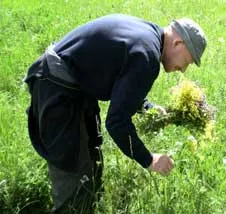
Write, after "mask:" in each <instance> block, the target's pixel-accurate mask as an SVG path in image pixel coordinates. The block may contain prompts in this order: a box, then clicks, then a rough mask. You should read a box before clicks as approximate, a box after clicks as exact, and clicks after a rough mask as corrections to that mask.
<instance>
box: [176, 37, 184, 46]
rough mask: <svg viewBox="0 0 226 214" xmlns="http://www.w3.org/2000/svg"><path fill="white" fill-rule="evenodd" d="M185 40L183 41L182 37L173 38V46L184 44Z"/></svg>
mask: <svg viewBox="0 0 226 214" xmlns="http://www.w3.org/2000/svg"><path fill="white" fill-rule="evenodd" d="M183 43H184V42H183V40H182V39H180V38H175V39H174V40H173V47H176V46H178V45H180V44H183Z"/></svg>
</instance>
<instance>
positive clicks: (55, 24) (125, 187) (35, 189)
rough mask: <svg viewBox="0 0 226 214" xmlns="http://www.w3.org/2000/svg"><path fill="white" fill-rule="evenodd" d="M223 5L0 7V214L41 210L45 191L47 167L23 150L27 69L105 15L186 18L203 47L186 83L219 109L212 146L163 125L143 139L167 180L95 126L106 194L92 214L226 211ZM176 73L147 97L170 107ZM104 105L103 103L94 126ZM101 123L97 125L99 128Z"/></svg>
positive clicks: (190, 1)
mask: <svg viewBox="0 0 226 214" xmlns="http://www.w3.org/2000/svg"><path fill="white" fill-rule="evenodd" d="M225 11H226V1H223V0H212V1H209V0H203V1H201V0H198V1H197V0H184V1H179V0H174V1H173V0H161V1H157V0H156V1H154V0H149V1H147V0H140V1H135V0H102V1H100V0H74V1H72V0H58V1H53V0H49V1H44V0H39V1H38V0H30V1H28V0H17V1H10V0H1V2H0V32H1V33H0V61H1V63H0V71H1V81H0V148H1V149H0V213H3V214H16V213H32V214H33V213H48V210H49V209H50V207H51V204H52V202H51V199H50V197H49V192H50V187H49V182H48V176H47V171H46V164H45V162H44V161H43V160H42V159H41V158H40V157H38V155H37V154H36V153H35V152H34V150H33V148H32V147H31V145H30V141H29V138H28V133H27V122H26V119H27V118H26V114H25V109H26V108H27V106H28V105H29V95H28V92H27V90H26V86H25V85H24V84H23V82H22V79H23V77H24V76H25V74H26V69H27V68H28V66H29V65H30V64H31V63H32V62H33V61H34V60H35V59H36V58H37V57H38V56H39V55H40V54H41V53H42V52H43V51H44V50H45V48H46V47H47V46H48V45H49V44H50V43H51V42H53V41H56V40H58V39H60V38H61V37H62V36H63V35H64V34H65V33H67V32H68V31H69V30H71V29H73V28H74V27H76V26H78V25H81V24H82V23H84V22H86V21H89V20H91V19H93V18H96V17H99V16H102V15H105V14H108V13H119V12H120V13H127V14H130V15H135V16H139V17H143V18H145V19H148V20H151V21H153V22H156V23H158V24H160V25H161V26H165V25H167V24H168V23H169V21H170V20H171V19H173V18H180V17H184V16H185V17H190V18H192V19H194V20H196V21H197V22H198V23H200V25H201V26H202V27H203V29H204V31H205V32H206V35H207V38H208V47H207V50H206V52H205V54H204V57H203V60H202V66H201V67H200V68H197V67H195V66H191V67H190V68H189V69H188V71H187V72H186V77H187V78H189V79H191V80H195V81H197V82H198V83H199V84H200V85H201V86H202V87H204V88H205V92H206V94H207V99H208V102H209V103H210V104H211V105H214V106H216V108H217V109H218V112H217V115H216V128H215V135H214V137H213V138H212V139H208V138H204V137H203V136H200V135H197V136H196V139H197V142H198V148H197V150H196V151H195V152H193V151H192V150H191V149H190V148H189V146H188V137H189V136H190V135H191V134H192V133H191V132H190V131H189V130H188V129H186V128H184V127H176V126H168V127H167V128H165V129H164V130H162V131H161V132H160V133H158V134H156V135H151V134H150V135H149V134H147V135H143V136H141V138H142V139H143V141H144V142H145V144H146V145H147V147H148V148H150V150H151V151H153V152H167V153H171V154H173V157H174V160H175V169H174V170H173V172H172V173H171V175H169V176H168V177H161V176H160V175H157V174H154V173H152V174H150V173H149V172H147V171H146V170H144V169H142V168H141V167H140V166H138V164H136V163H135V162H134V161H131V160H129V159H128V158H127V157H125V156H124V155H123V154H122V153H121V152H120V151H119V149H118V148H117V147H116V145H115V144H114V143H113V142H112V140H111V138H110V137H109V136H108V133H107V132H106V130H105V127H104V126H103V133H104V138H105V142H104V145H103V151H104V161H105V171H104V177H103V180H104V184H105V194H104V196H103V197H102V199H101V201H100V202H99V203H98V205H97V213H112V214H115V213H117V214H119V213H120V214H122V213H134V214H137V213H142V214H146V213H147V214H149V213H159V214H165V213H176V214H178V213H186V214H187V213H188V214H189V213H191V214H193V213H197V214H199V213H207V214H208V213H209V214H212V213H214V214H215V213H216V214H218V213H219V214H222V213H226V166H225V165H224V164H223V158H225V157H226V149H225V148H226V147H225V142H226V132H225V129H226V120H225V118H226V112H225V109H226V107H225V98H226V75H225V72H226V51H225V50H226V14H225ZM178 80H179V75H178V74H166V73H164V72H163V71H161V74H160V77H159V78H158V79H157V80H156V82H155V84H154V86H153V89H152V91H151V92H150V94H149V98H150V100H152V101H153V102H155V103H158V104H161V105H163V106H164V105H165V106H166V105H167V104H168V102H169V90H170V88H171V87H172V86H173V85H175V84H177V82H178ZM107 105H108V103H101V106H102V115H101V116H102V120H103V121H104V119H105V116H106V115H105V112H106V109H107ZM103 124H104V123H103Z"/></svg>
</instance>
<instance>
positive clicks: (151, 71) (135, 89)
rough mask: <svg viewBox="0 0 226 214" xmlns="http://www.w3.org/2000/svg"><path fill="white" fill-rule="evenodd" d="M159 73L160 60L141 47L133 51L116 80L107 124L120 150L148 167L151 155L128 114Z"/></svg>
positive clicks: (132, 113) (133, 110)
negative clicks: (139, 49) (143, 50)
mask: <svg viewBox="0 0 226 214" xmlns="http://www.w3.org/2000/svg"><path fill="white" fill-rule="evenodd" d="M158 73H159V63H158V61H157V60H156V59H155V57H154V56H152V55H147V54H144V53H143V52H142V51H136V52H134V53H132V54H131V55H130V57H129V59H128V61H127V64H126V67H125V69H124V72H123V74H121V75H120V76H119V77H118V79H117V80H116V81H115V84H114V87H113V89H112V94H111V101H110V106H109V109H108V114H107V120H106V127H107V130H108V132H109V134H110V136H111V137H112V138H113V140H114V141H115V143H116V144H117V145H118V147H119V148H120V149H121V151H122V152H123V153H124V154H125V155H127V156H128V157H130V158H131V159H135V160H136V161H137V162H138V163H139V164H140V165H141V166H142V167H144V168H147V167H149V166H150V164H151V162H152V155H151V153H150V152H149V151H148V149H147V148H146V147H145V145H144V144H143V142H142V141H141V140H140V138H139V137H138V135H137V133H136V129H135V126H134V124H133V123H132V119H131V117H132V116H133V115H134V114H135V113H136V111H137V110H138V108H139V106H140V105H141V104H142V102H143V100H144V98H145V97H146V95H147V93H148V92H149V90H150V88H151V86H152V84H153V82H154V81H155V79H156V77H157V76H158Z"/></svg>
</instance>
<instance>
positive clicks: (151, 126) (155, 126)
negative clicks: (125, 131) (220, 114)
mask: <svg viewBox="0 0 226 214" xmlns="http://www.w3.org/2000/svg"><path fill="white" fill-rule="evenodd" d="M214 114H215V109H214V108H213V107H212V106H210V105H208V103H207V101H206V95H205V93H204V90H203V89H202V88H201V87H199V86H198V84H197V83H196V82H194V81H190V80H187V79H185V78H183V79H182V80H181V81H180V82H179V84H178V85H176V86H174V87H173V88H172V89H171V104H170V105H169V106H168V107H167V114H166V115H162V114H161V113H160V112H158V111H157V110H156V109H149V110H147V111H146V112H145V113H144V114H141V115H137V116H136V124H137V126H138V128H139V130H140V131H141V132H142V133H148V132H150V131H152V132H153V131H158V130H159V129H161V128H164V127H165V126H167V125H169V124H176V125H182V126H186V127H188V128H190V129H195V130H200V131H203V132H206V130H207V128H209V127H210V126H209V125H208V124H210V123H211V124H214V123H212V121H214ZM212 128H213V127H212Z"/></svg>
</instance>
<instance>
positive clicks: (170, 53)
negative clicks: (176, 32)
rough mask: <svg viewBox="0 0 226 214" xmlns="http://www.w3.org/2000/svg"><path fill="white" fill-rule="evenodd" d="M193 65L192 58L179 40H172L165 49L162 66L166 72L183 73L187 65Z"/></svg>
mask: <svg viewBox="0 0 226 214" xmlns="http://www.w3.org/2000/svg"><path fill="white" fill-rule="evenodd" d="M191 63H193V59H192V56H191V54H190V52H189V51H188V49H187V48H186V46H185V44H184V42H183V41H181V40H174V41H172V43H171V44H170V45H169V47H168V48H167V50H166V52H165V54H164V57H163V59H162V64H163V66H164V69H165V71H166V72H173V71H181V72H182V73H184V72H185V70H186V69H187V67H188V65H189V64H191Z"/></svg>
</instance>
